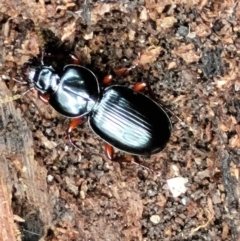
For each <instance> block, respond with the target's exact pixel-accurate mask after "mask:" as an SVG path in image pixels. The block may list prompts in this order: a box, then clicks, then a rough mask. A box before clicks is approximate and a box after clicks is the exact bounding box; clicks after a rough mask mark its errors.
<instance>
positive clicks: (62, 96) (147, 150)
mask: <svg viewBox="0 0 240 241" xmlns="http://www.w3.org/2000/svg"><path fill="white" fill-rule="evenodd" d="M135 67H136V66H133V67H130V68H128V69H127V68H124V69H122V70H124V71H120V72H121V73H126V72H128V71H130V70H131V69H132V68H135ZM120 72H119V73H120ZM26 74H27V78H28V82H29V83H30V84H33V87H32V88H34V89H36V90H37V91H38V94H39V97H40V98H41V99H42V100H43V101H45V102H48V103H49V104H50V105H51V106H52V107H53V108H54V109H55V110H56V111H57V112H58V113H60V114H61V115H63V116H65V117H68V118H72V120H71V122H70V124H69V127H68V129H67V134H68V137H69V140H70V142H71V143H72V144H73V145H74V146H76V145H75V144H74V143H73V142H72V140H71V132H72V130H73V129H74V128H75V127H76V126H77V125H78V124H80V123H81V122H82V121H83V118H84V117H87V118H88V124H89V126H90V128H91V129H92V131H93V132H94V133H95V134H96V135H97V136H99V137H100V138H101V139H102V140H103V141H104V142H105V143H106V144H105V154H106V156H107V157H108V158H109V159H113V148H114V147H115V148H117V149H119V150H121V151H123V152H126V153H130V154H132V155H138V156H151V155H152V154H155V153H158V152H160V151H162V150H163V148H164V147H165V146H166V144H167V143H168V141H169V138H170V136H171V132H172V122H171V120H170V118H169V116H168V115H167V113H166V111H165V110H164V109H163V108H162V107H161V106H160V105H158V104H157V103H156V102H155V101H154V100H153V99H151V98H149V97H148V96H146V95H144V94H143V93H141V92H142V90H143V89H144V88H145V87H146V84H145V83H141V82H138V83H136V84H135V85H134V87H133V89H131V88H128V87H125V86H121V85H109V86H108V87H105V88H102V87H100V84H99V80H98V78H97V77H96V75H95V74H94V73H93V72H92V71H91V70H90V69H88V68H86V67H84V66H82V65H80V64H68V65H65V66H64V67H63V70H62V73H61V74H60V73H58V72H57V71H56V70H55V69H54V68H53V67H51V66H47V65H45V64H44V63H43V62H42V64H41V65H39V66H32V67H30V68H28V70H27V72H26ZM111 79H112V76H111V75H107V76H105V78H104V80H103V84H105V85H106V84H109V83H110V82H111ZM77 148H78V147H77Z"/></svg>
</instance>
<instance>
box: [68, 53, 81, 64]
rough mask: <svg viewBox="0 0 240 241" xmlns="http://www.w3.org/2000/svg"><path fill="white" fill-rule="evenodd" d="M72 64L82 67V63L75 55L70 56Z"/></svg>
mask: <svg viewBox="0 0 240 241" xmlns="http://www.w3.org/2000/svg"><path fill="white" fill-rule="evenodd" d="M69 56H70V58H71V61H72V64H76V65H80V64H81V61H80V59H79V58H78V57H77V56H76V55H75V54H69Z"/></svg>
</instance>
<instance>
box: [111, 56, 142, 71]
mask: <svg viewBox="0 0 240 241" xmlns="http://www.w3.org/2000/svg"><path fill="white" fill-rule="evenodd" d="M140 57H141V54H138V57H137V60H136V63H135V64H134V65H132V66H131V67H129V68H121V69H117V70H115V71H114V73H115V74H116V75H117V76H124V75H125V74H127V73H128V72H129V71H131V70H132V69H135V68H136V67H137V66H138V65H139V62H140Z"/></svg>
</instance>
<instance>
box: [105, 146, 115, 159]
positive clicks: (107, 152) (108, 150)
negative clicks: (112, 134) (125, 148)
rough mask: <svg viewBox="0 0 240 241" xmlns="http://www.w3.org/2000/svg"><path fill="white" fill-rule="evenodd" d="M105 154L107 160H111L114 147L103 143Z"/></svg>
mask: <svg viewBox="0 0 240 241" xmlns="http://www.w3.org/2000/svg"><path fill="white" fill-rule="evenodd" d="M105 155H106V157H107V158H108V159H109V160H113V155H114V149H113V147H112V146H111V145H109V144H108V143H106V144H105Z"/></svg>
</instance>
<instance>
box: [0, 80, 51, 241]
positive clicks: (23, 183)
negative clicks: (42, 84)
mask: <svg viewBox="0 0 240 241" xmlns="http://www.w3.org/2000/svg"><path fill="white" fill-rule="evenodd" d="M6 95H9V96H10V95H11V93H10V92H9V91H8V89H7V88H6V86H5V84H4V82H3V81H0V97H1V98H4V97H5V96H6ZM0 123H1V135H0V153H1V155H0V203H1V205H0V213H1V215H0V230H2V231H1V232H0V240H6V241H7V240H8V241H9V240H12V241H14V240H20V239H19V236H21V235H23V236H27V235H28V232H33V231H34V230H37V231H35V233H36V235H38V236H42V234H43V232H44V226H42V223H44V225H46V226H47V225H50V224H51V221H52V215H51V211H52V202H51V199H50V198H49V195H48V189H47V183H46V177H47V172H46V169H45V168H44V167H42V166H40V165H39V164H38V163H37V162H36V161H35V160H34V150H33V140H32V134H31V131H30V130H29V128H28V127H27V125H26V122H25V121H24V120H23V118H22V117H21V112H20V110H18V109H17V110H16V109H15V107H14V103H13V102H8V103H5V104H2V105H1V106H0ZM13 200H14V201H13ZM13 215H18V216H19V217H21V218H22V219H23V220H24V222H20V224H23V227H22V228H19V229H20V230H21V235H20V234H19V232H17V229H16V227H17V226H16V223H15V221H14V216H13ZM33 216H34V217H35V219H31V218H32V217H33ZM33 220H35V223H32V222H33ZM16 222H17V221H16ZM28 222H31V224H30V223H28ZM31 225H32V228H33V229H32V230H27V227H31ZM14 236H15V238H14Z"/></svg>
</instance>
